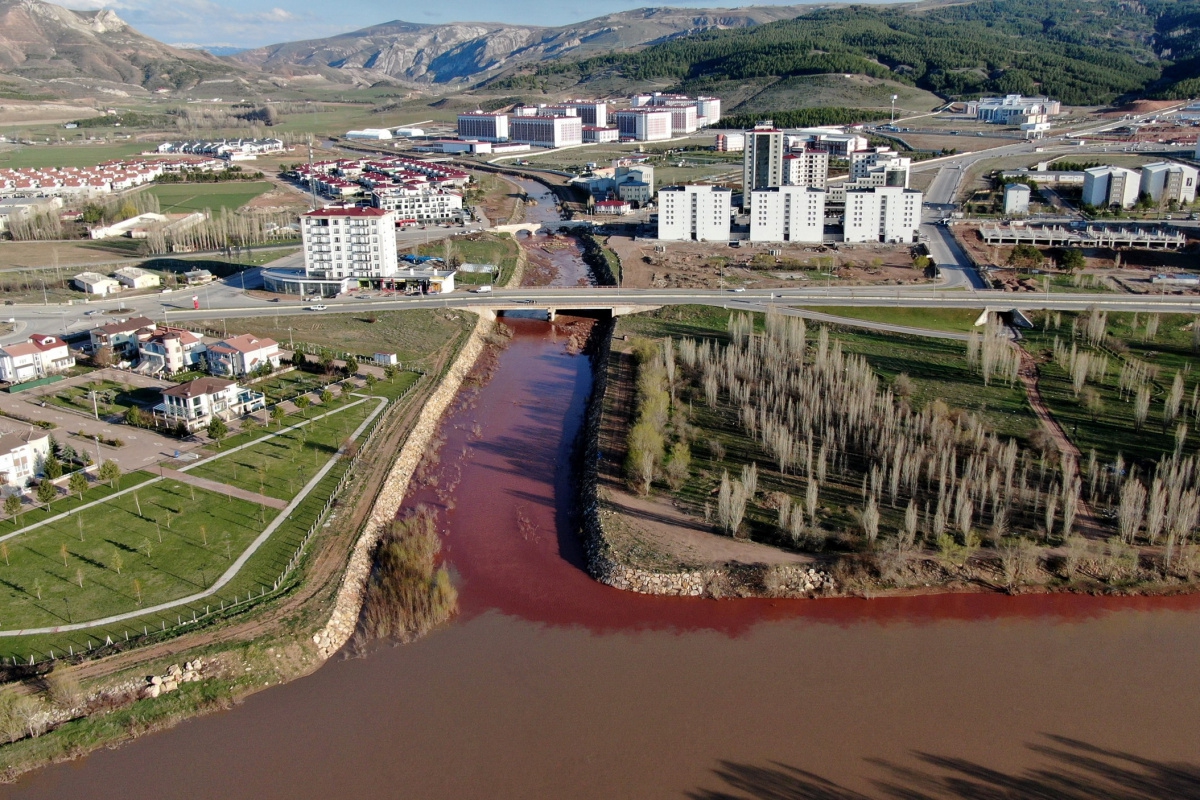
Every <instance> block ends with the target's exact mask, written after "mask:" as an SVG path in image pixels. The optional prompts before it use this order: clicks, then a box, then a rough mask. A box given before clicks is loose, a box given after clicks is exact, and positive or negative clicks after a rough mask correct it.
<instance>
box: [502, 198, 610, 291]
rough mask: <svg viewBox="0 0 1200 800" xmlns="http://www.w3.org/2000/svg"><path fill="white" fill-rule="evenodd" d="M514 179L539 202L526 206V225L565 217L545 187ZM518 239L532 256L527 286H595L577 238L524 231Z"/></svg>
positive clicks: (526, 278) (527, 270) (526, 277)
mask: <svg viewBox="0 0 1200 800" xmlns="http://www.w3.org/2000/svg"><path fill="white" fill-rule="evenodd" d="M510 180H512V182H513V183H515V184H516V185H517V186H518V187H520V189H521V190H522V191H523V192H525V194H526V195H528V196H529V197H530V198H532V199H533V200H534V201H536V204H535V205H526V206H525V216H524V221H525V222H539V223H544V222H557V221H559V220H560V219H561V218H562V217H561V214H560V213H559V211H558V209H557V208H556V207H555V205H554V203H555V201H556V198H555V196H554V192H552V191H551V190H550V189H548V188H546V186H545V185H543V184H541V183H538V182H537V181H532V180H528V179H525V178H511V179H510ZM517 239H518V241H519V242H520V243H521V246H522V247H524V248H525V250H526V251H527V253H528V255H529V266H528V267H527V268H526V271H525V284H526V285H530V286H591V285H592V284H593V283H594V281H593V276H592V273H591V270H590V269H589V268H588V266H587V264H585V263H584V262H583V251H582V249H581V248H580V246H579V242H578V241H577V240H576V239H575V238H574V237H572V236H556V235H551V234H546V233H536V234H529V233H525V232H522V233H520V234H518V236H517Z"/></svg>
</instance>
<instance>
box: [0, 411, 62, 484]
mask: <svg viewBox="0 0 1200 800" xmlns="http://www.w3.org/2000/svg"><path fill="white" fill-rule="evenodd" d="M49 455H50V432H49V431H45V430H42V429H41V428H35V427H33V426H32V425H30V426H28V427H26V426H24V425H18V424H16V423H10V421H9V420H4V421H0V490H2V491H0V494H3V495H4V496H5V497H7V496H8V495H9V494H12V493H13V492H14V491H20V490H21V489H24V488H25V487H26V486H28V485H29V483H30V481H32V480H33V479H34V478H35V477H36V476H37V475H38V474H40V473H41V471H42V464H43V463H45V461H46V458H47V456H49Z"/></svg>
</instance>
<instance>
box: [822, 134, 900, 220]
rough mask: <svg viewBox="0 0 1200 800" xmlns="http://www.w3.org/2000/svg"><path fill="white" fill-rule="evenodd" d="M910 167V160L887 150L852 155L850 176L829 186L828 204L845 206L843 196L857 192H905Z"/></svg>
mask: <svg viewBox="0 0 1200 800" xmlns="http://www.w3.org/2000/svg"><path fill="white" fill-rule="evenodd" d="M911 166H912V159H910V158H908V157H906V156H901V155H900V154H899V153H896V152H893V151H892V150H889V149H888V148H886V147H881V148H877V149H876V150H871V151H858V152H854V153H851V154H850V177H849V178H847V179H846V180H844V181H841V182H840V183H836V184H833V185H831V186H830V187H829V204H830V205H833V206H841V205H844V204H845V202H846V193H847V192H850V191H854V190H857V189H876V188H880V187H893V188H900V189H907V188H908V176H909V168H910V167H911Z"/></svg>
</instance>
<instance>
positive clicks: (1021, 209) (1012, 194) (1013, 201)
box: [1004, 183, 1032, 217]
mask: <svg viewBox="0 0 1200 800" xmlns="http://www.w3.org/2000/svg"><path fill="white" fill-rule="evenodd" d="M1031 194H1032V192H1031V191H1030V189H1029V187H1028V186H1027V185H1026V184H1024V183H1010V184H1007V185H1006V186H1005V187H1004V213H1005V214H1006V215H1008V216H1010V217H1015V216H1024V215H1026V214H1028V213H1029V197H1030V195H1031Z"/></svg>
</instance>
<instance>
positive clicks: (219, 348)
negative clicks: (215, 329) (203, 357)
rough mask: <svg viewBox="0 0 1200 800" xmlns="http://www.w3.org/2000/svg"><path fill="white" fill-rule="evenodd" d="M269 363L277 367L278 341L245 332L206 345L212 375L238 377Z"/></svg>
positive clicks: (249, 373) (270, 366)
mask: <svg viewBox="0 0 1200 800" xmlns="http://www.w3.org/2000/svg"><path fill="white" fill-rule="evenodd" d="M264 365H269V368H270V369H272V370H275V369H278V368H279V343H278V342H276V341H275V340H274V339H259V338H257V337H255V336H254V335H252V334H249V333H245V334H242V335H241V336H233V337H230V338H229V339H226V340H225V341H223V342H217V343H216V344H210V345H209V346H208V371H209V372H211V373H212V374H213V375H223V376H225V377H227V378H240V377H241V376H243V375H251V374H253V373H254V372H255V371H256V370H260V369H262V368H263V367H264Z"/></svg>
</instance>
